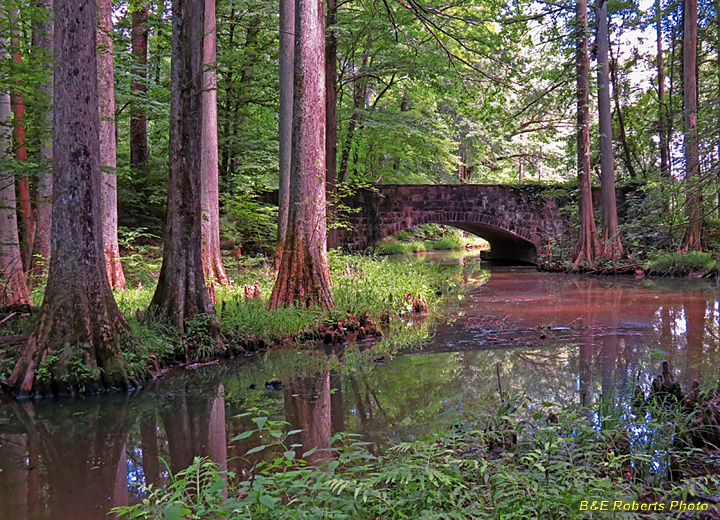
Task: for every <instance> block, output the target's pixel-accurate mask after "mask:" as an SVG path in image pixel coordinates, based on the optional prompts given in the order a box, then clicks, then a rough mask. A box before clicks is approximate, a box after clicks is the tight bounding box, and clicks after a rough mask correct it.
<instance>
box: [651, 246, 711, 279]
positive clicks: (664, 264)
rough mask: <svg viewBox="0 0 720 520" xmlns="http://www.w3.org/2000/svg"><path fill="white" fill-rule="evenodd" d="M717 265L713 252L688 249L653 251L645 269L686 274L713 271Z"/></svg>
mask: <svg viewBox="0 0 720 520" xmlns="http://www.w3.org/2000/svg"><path fill="white" fill-rule="evenodd" d="M716 266H717V263H716V261H715V259H714V258H713V255H712V254H711V253H707V252H703V251H688V252H685V253H664V252H658V253H651V254H650V255H648V259H647V261H646V262H645V264H644V266H643V267H645V269H647V270H649V271H650V272H652V273H656V274H661V275H685V274H688V273H692V272H696V271H712V270H713V269H715V268H716Z"/></svg>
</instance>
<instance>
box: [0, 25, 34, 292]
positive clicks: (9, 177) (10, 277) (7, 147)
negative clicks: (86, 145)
mask: <svg viewBox="0 0 720 520" xmlns="http://www.w3.org/2000/svg"><path fill="white" fill-rule="evenodd" d="M5 49H7V41H6V40H5V38H0V52H5ZM11 116H12V114H11V107H10V93H9V92H0V156H4V157H12V139H11V136H10V121H11ZM0 275H1V276H2V285H3V286H2V287H1V288H0V304H1V305H13V304H28V303H31V302H30V294H29V293H28V288H27V285H26V284H25V276H24V274H23V264H22V260H21V257H20V240H19V235H18V221H17V205H16V199H15V177H14V176H13V174H12V172H7V173H6V172H2V171H0Z"/></svg>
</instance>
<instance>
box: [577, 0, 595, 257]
mask: <svg viewBox="0 0 720 520" xmlns="http://www.w3.org/2000/svg"><path fill="white" fill-rule="evenodd" d="M575 31H576V32H577V36H576V38H577V51H576V74H577V107H578V108H577V153H578V192H579V193H578V205H579V217H580V233H579V235H578V243H577V247H576V249H577V254H576V257H575V262H574V264H573V266H574V267H577V266H578V265H580V263H581V262H582V261H583V260H584V261H585V262H586V263H587V264H588V266H589V267H593V266H594V265H595V256H596V255H597V252H598V251H599V249H600V244H599V243H598V238H597V229H596V228H595V217H594V215H593V206H592V189H591V184H590V58H589V57H588V20H587V0H578V1H577V2H576V3H575Z"/></svg>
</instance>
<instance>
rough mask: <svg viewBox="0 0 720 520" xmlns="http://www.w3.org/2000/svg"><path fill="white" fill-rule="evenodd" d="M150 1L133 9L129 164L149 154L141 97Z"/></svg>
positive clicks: (145, 159)
mask: <svg viewBox="0 0 720 520" xmlns="http://www.w3.org/2000/svg"><path fill="white" fill-rule="evenodd" d="M149 10H150V3H149V2H147V1H141V2H138V3H137V4H136V9H135V10H134V11H132V15H131V18H132V29H131V35H130V38H131V42H132V55H133V65H134V67H133V68H132V69H131V70H130V73H131V74H132V76H133V82H132V83H131V85H130V90H131V91H132V92H133V95H134V96H135V99H134V101H133V103H132V105H131V107H130V164H131V165H133V166H142V165H144V164H147V162H148V160H149V158H150V152H149V150H148V138H147V112H146V111H145V109H144V108H142V107H141V106H139V105H141V104H142V102H141V101H140V99H143V100H144V99H145V98H146V97H147V83H146V80H147V58H148V11H149Z"/></svg>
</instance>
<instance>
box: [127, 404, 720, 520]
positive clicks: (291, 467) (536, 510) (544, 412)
mask: <svg viewBox="0 0 720 520" xmlns="http://www.w3.org/2000/svg"><path fill="white" fill-rule="evenodd" d="M553 410H554V411H555V412H557V415H555V414H554V413H553ZM255 413H258V412H257V411H256V412H255ZM648 414H649V415H648ZM677 419H678V418H677V417H676V416H674V415H673V413H672V412H668V411H667V408H666V407H664V406H662V405H659V406H657V407H656V408H655V409H653V410H651V411H648V412H647V413H638V414H634V413H632V412H629V411H628V410H627V409H625V408H623V407H622V406H615V405H613V404H612V403H607V402H605V403H602V402H601V403H600V404H598V405H596V406H594V407H593V408H589V409H588V408H583V407H571V408H565V409H563V410H558V409H557V407H556V405H553V404H551V403H534V402H532V401H531V400H530V399H529V398H527V397H520V398H515V399H506V400H505V401H504V402H503V404H502V405H501V407H500V408H499V409H498V410H494V411H492V412H485V413H482V414H478V415H474V416H467V417H465V418H464V420H459V421H458V422H456V423H455V424H454V425H453V426H452V427H451V428H450V429H449V430H447V431H444V432H441V433H438V434H436V435H433V436H431V437H429V438H426V439H422V440H417V441H413V442H404V443H399V444H396V445H395V446H393V447H391V448H390V449H389V450H388V451H386V452H385V453H382V454H379V455H378V454H373V453H371V451H369V450H368V447H367V444H369V443H366V442H362V440H361V439H359V438H358V437H359V436H357V435H354V434H336V435H334V436H333V437H332V438H331V439H330V441H329V443H328V444H327V445H326V446H319V447H313V448H311V449H308V447H307V446H306V447H302V446H301V445H299V444H296V443H294V442H293V441H295V440H296V439H297V434H299V433H300V432H301V430H293V431H287V427H288V424H287V423H284V422H274V421H272V420H271V419H270V418H269V417H268V416H267V414H266V413H265V412H260V413H259V414H258V415H257V417H255V418H254V419H253V422H254V423H255V425H256V428H255V429H254V430H249V431H246V432H244V433H242V434H240V435H238V436H237V437H235V438H234V439H232V441H231V442H234V441H238V440H243V439H248V438H250V437H253V438H256V439H257V440H258V441H261V443H260V444H258V445H256V446H255V447H253V448H251V449H249V450H248V451H247V453H246V455H245V457H247V456H249V455H252V454H255V453H258V452H265V453H273V454H279V455H269V456H268V457H267V458H266V459H265V460H263V461H261V462H259V463H256V464H254V465H253V464H250V461H248V464H249V466H248V467H249V468H252V469H250V470H249V471H248V472H247V474H244V475H243V476H242V477H240V476H238V475H234V474H232V473H229V472H225V471H223V470H222V469H221V467H219V466H218V465H217V464H216V463H215V462H213V461H211V460H209V459H206V458H197V459H195V461H194V463H193V464H192V465H191V466H190V467H188V468H187V469H186V470H184V471H181V472H179V473H178V474H176V475H173V476H172V477H171V478H172V483H171V485H170V486H169V487H168V488H167V489H161V488H153V487H148V488H145V489H144V492H145V498H144V499H143V500H142V502H141V503H140V504H137V505H134V506H130V507H121V508H117V509H116V510H115V511H116V513H118V514H119V515H120V516H121V518H129V519H135V518H168V519H180V518H186V519H191V518H192V519H195V518H230V519H237V520H239V519H251V518H252V519H257V520H260V519H276V518H284V519H305V518H323V519H348V518H353V519H373V518H382V519H396V518H397V519H400V518H408V519H409V518H412V519H415V518H420V519H431V518H437V519H453V518H457V519H468V518H495V519H504V518H539V519H548V520H553V519H580V518H596V517H597V515H598V513H597V512H596V511H593V510H590V508H589V507H588V506H587V505H588V504H600V503H601V501H608V503H609V507H613V506H614V505H615V504H617V503H618V502H621V503H622V504H628V505H629V506H630V507H629V510H621V511H619V512H618V510H617V509H616V510H615V514H612V513H609V516H604V517H612V518H614V517H620V516H621V517H622V518H644V517H645V515H646V513H645V512H643V511H642V510H641V509H640V504H648V503H653V502H656V503H663V504H664V506H663V509H665V511H666V512H668V513H670V514H671V516H673V517H677V513H678V512H677V510H676V511H674V512H673V511H672V510H671V509H670V508H671V507H672V504H673V502H672V501H675V504H677V503H678V502H679V501H681V500H682V501H688V502H689V503H695V504H701V503H702V500H699V499H698V498H697V497H699V496H702V495H707V496H709V495H712V494H713V489H715V488H717V486H718V485H720V479H719V478H718V477H717V476H712V475H707V474H706V475H701V476H695V478H694V479H692V480H677V479H675V480H673V479H671V478H668V476H667V474H666V470H667V468H666V467H664V466H663V465H662V464H658V463H657V460H656V459H657V454H658V452H657V449H658V448H660V446H658V445H657V444H656V443H653V442H648V440H647V436H648V435H649V436H651V437H657V439H656V440H657V442H664V444H665V446H664V448H665V449H669V450H671V451H672V452H673V454H674V456H677V457H682V456H686V455H689V454H690V455H691V453H690V452H691V451H692V450H689V449H687V448H683V447H682V446H679V445H678V444H674V443H673V436H672V435H667V428H668V427H671V426H672V423H673V421H675V420H677ZM632 432H641V433H642V434H638V433H632ZM661 437H664V439H665V440H664V441H661V440H660V438H661ZM261 439H262V440H261ZM270 448H274V449H270ZM638 468H648V469H649V470H650V471H649V472H648V473H645V472H643V471H642V470H638ZM693 497H696V498H693ZM632 504H635V505H636V507H635V508H634V510H633V505H632ZM620 507H621V508H622V505H621V506H620ZM675 507H677V505H676V506H675ZM703 507H707V504H705V505H704V506H703ZM606 515H607V513H606ZM654 515H655V516H660V517H664V516H665V515H657V513H654Z"/></svg>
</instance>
